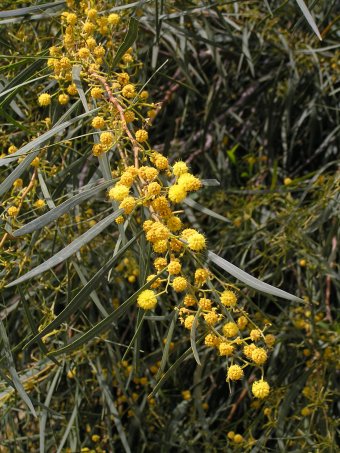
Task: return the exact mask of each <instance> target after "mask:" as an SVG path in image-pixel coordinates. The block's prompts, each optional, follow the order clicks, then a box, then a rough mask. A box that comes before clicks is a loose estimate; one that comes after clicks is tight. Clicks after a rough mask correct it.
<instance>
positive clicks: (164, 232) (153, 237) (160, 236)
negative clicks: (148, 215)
mask: <svg viewBox="0 0 340 453" xmlns="http://www.w3.org/2000/svg"><path fill="white" fill-rule="evenodd" d="M169 236H170V231H169V229H168V228H167V227H166V226H165V225H164V224H163V223H161V222H154V223H153V224H152V225H151V226H150V228H149V229H148V231H147V233H146V239H147V240H148V241H149V242H157V241H161V240H167V239H168V238H169Z"/></svg>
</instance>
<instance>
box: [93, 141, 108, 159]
mask: <svg viewBox="0 0 340 453" xmlns="http://www.w3.org/2000/svg"><path fill="white" fill-rule="evenodd" d="M104 152H105V148H104V146H103V145H101V144H100V143H96V144H95V145H93V146H92V153H93V155H94V156H100V155H101V154H103V153H104Z"/></svg>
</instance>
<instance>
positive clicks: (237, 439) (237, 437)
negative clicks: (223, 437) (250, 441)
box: [233, 434, 244, 444]
mask: <svg viewBox="0 0 340 453" xmlns="http://www.w3.org/2000/svg"><path fill="white" fill-rule="evenodd" d="M233 441H234V442H235V444H241V443H242V442H243V441H244V439H243V436H241V434H235V436H234V439H233Z"/></svg>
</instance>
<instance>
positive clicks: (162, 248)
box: [152, 239, 168, 253]
mask: <svg viewBox="0 0 340 453" xmlns="http://www.w3.org/2000/svg"><path fill="white" fill-rule="evenodd" d="M152 248H153V250H154V252H156V253H165V252H166V251H167V250H168V241H167V240H166V239H162V240H160V241H156V242H155V243H154V244H153V246H152Z"/></svg>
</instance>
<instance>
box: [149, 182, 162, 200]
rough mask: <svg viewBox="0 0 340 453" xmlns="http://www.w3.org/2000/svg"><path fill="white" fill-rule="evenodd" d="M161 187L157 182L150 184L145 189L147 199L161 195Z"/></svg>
mask: <svg viewBox="0 0 340 453" xmlns="http://www.w3.org/2000/svg"><path fill="white" fill-rule="evenodd" d="M161 189H162V188H161V186H160V185H159V184H158V182H152V183H150V184H149V185H148V187H147V194H148V196H149V197H155V196H157V195H159V194H160V193H161Z"/></svg>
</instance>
